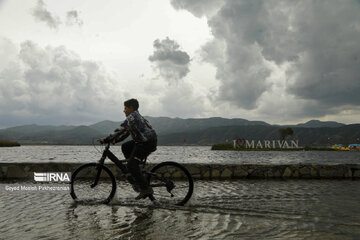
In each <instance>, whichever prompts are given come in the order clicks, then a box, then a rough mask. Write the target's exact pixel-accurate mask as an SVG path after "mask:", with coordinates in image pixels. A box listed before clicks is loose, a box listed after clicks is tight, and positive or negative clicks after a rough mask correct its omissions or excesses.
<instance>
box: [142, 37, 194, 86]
mask: <svg viewBox="0 0 360 240" xmlns="http://www.w3.org/2000/svg"><path fill="white" fill-rule="evenodd" d="M153 46H154V49H155V51H154V53H153V54H152V55H151V56H150V57H149V61H150V62H152V63H153V64H154V66H155V67H156V68H157V70H158V71H159V73H160V76H161V77H163V78H164V79H165V80H166V81H168V82H169V83H172V82H174V81H175V82H177V81H178V80H180V79H182V78H183V77H185V76H186V75H187V74H188V72H189V64H190V57H189V55H188V54H187V53H186V52H184V51H181V50H180V45H179V44H178V43H177V42H175V41H174V40H171V39H169V38H168V37H167V38H166V39H164V40H161V41H160V40H159V39H157V40H155V41H154V44H153Z"/></svg>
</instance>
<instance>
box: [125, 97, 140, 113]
mask: <svg viewBox="0 0 360 240" xmlns="http://www.w3.org/2000/svg"><path fill="white" fill-rule="evenodd" d="M124 106H126V107H133V108H134V110H135V111H136V110H138V109H139V102H138V100H136V99H135V98H132V99H129V100H126V101H125V102H124Z"/></svg>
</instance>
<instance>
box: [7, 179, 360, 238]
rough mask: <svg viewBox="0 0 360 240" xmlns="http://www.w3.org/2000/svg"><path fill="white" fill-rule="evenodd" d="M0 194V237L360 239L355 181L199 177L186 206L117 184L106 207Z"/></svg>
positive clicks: (47, 194) (51, 195) (60, 196)
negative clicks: (160, 202)
mask: <svg viewBox="0 0 360 240" xmlns="http://www.w3.org/2000/svg"><path fill="white" fill-rule="evenodd" d="M24 184H25V183H24ZM6 185H9V183H6V182H1V183H0V187H1V188H2V189H4V188H5V186H6ZM119 185H121V184H119ZM0 194H1V195H0V205H1V206H2V208H1V214H0V239H181V240H182V239H359V238H360V203H359V196H360V181H358V180H355V181H352V180H266V181H264V180H237V181H196V182H195V191H194V195H193V197H192V199H191V200H190V202H189V203H188V204H187V205H186V206H184V207H175V206H171V205H158V204H154V203H152V202H151V201H150V200H141V201H135V200H133V198H134V197H135V196H136V195H135V193H134V192H133V191H132V190H131V189H130V188H126V187H125V188H122V187H121V186H119V187H118V189H117V194H116V198H115V199H114V200H113V201H112V202H111V203H110V204H108V205H104V204H79V203H75V202H74V201H73V200H72V199H71V197H70V195H69V193H68V192H67V191H63V192H57V193H55V192H51V191H41V192H40V191H22V192H10V191H4V190H2V191H1V192H0Z"/></svg>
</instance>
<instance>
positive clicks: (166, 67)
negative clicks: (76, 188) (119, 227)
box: [0, 0, 360, 128]
mask: <svg viewBox="0 0 360 240" xmlns="http://www.w3.org/2000/svg"><path fill="white" fill-rule="evenodd" d="M359 12H360V1H359V0H342V1H339V0H318V1H316V0H302V1H290V0H284V1H282V0H251V1H250V0H197V1H194V0H132V1H122V0H121V1H120V0H107V1H100V0H86V1H72V0H63V1H55V0H27V1H21V0H11V1H10V0H0V128H5V127H10V126H16V125H23V124H33V123H35V124H47V125H73V124H76V125H78V124H90V123H95V122H97V121H101V120H104V119H109V120H113V121H119V120H122V119H124V114H123V112H122V110H123V102H124V100H126V99H129V98H137V99H138V100H139V101H140V109H139V110H140V112H141V113H142V114H144V115H149V116H168V117H181V118H202V117H226V118H245V119H249V120H263V121H266V122H268V123H272V124H287V123H299V122H305V121H307V120H310V119H320V120H324V121H339V122H343V123H359V122H360V121H359V119H360V105H359V103H360V14H359Z"/></svg>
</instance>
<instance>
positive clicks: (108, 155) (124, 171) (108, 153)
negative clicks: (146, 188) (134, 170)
mask: <svg viewBox="0 0 360 240" xmlns="http://www.w3.org/2000/svg"><path fill="white" fill-rule="evenodd" d="M106 158H109V159H110V160H111V161H112V162H113V163H115V165H116V166H117V167H119V168H120V170H121V172H122V174H124V175H127V174H129V170H128V169H127V167H126V166H125V165H124V163H127V162H128V161H129V160H128V159H124V160H120V159H118V158H117V157H116V156H115V155H114V154H113V153H112V152H111V151H110V143H107V144H106V146H105V149H104V151H103V154H102V156H101V158H100V160H99V162H98V163H99V164H100V165H104V162H105V159H106ZM100 174H101V168H99V171H98V172H97V174H96V178H95V181H94V183H93V184H92V185H91V187H92V188H93V187H95V186H96V185H97V183H98V181H99V178H100ZM146 174H148V175H152V176H155V177H156V178H158V177H157V176H156V174H154V173H152V172H149V171H146ZM158 179H159V178H158ZM161 186H165V184H157V185H152V187H161Z"/></svg>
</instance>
